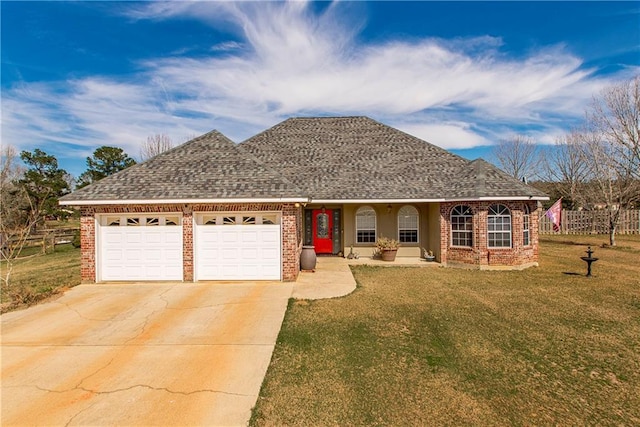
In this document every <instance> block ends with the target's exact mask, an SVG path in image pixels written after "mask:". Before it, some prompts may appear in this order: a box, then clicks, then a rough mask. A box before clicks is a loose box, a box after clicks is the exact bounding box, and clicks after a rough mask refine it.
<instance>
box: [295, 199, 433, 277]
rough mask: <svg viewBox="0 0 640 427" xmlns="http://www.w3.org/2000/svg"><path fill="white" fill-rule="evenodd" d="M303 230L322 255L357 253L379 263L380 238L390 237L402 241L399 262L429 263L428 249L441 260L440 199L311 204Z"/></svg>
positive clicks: (310, 242) (305, 237)
mask: <svg viewBox="0 0 640 427" xmlns="http://www.w3.org/2000/svg"><path fill="white" fill-rule="evenodd" d="M303 230H304V239H303V241H304V245H308V246H314V248H315V251H316V254H318V255H319V256H322V255H337V256H344V257H345V258H347V257H348V256H349V254H350V253H354V254H355V253H357V254H358V255H359V257H360V259H361V260H364V259H368V260H369V261H370V262H369V263H375V262H377V260H375V259H372V256H373V255H374V253H375V248H376V241H377V240H378V239H379V238H381V237H387V238H390V239H395V240H398V241H399V242H400V248H399V249H398V261H397V262H399V261H400V260H404V263H409V264H412V265H420V264H421V263H426V261H424V260H423V252H424V251H431V252H433V254H434V255H435V257H436V259H437V260H440V255H441V237H440V204H439V203H409V202H404V201H403V202H398V203H344V204H326V205H325V204H310V205H308V206H305V209H304V212H303ZM361 262H362V261H361ZM391 264H393V263H391ZM394 265H395V264H394Z"/></svg>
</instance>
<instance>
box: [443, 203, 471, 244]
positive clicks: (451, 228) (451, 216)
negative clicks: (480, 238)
mask: <svg viewBox="0 0 640 427" xmlns="http://www.w3.org/2000/svg"><path fill="white" fill-rule="evenodd" d="M459 206H462V207H465V208H467V209H469V211H470V212H471V215H469V216H470V217H471V231H469V233H470V234H471V245H468V246H467V245H454V244H453V232H454V230H453V216H454V215H453V211H454V209H455V208H457V207H459ZM466 216H467V215H456V217H466ZM455 231H458V232H459V231H460V230H455ZM465 232H466V230H465ZM449 233H450V234H449V236H450V238H451V247H452V248H473V210H472V209H471V206H469V205H455V206H454V207H453V208H452V209H451V212H450V213H449Z"/></svg>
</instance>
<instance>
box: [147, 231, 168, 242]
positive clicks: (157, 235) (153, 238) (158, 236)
mask: <svg viewBox="0 0 640 427" xmlns="http://www.w3.org/2000/svg"><path fill="white" fill-rule="evenodd" d="M144 240H145V243H162V241H163V238H162V233H161V232H159V231H156V232H152V233H146V236H145V239H144Z"/></svg>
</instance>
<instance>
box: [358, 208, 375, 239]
mask: <svg viewBox="0 0 640 427" xmlns="http://www.w3.org/2000/svg"><path fill="white" fill-rule="evenodd" d="M364 209H370V210H371V211H372V212H373V226H374V229H373V232H374V233H375V236H374V239H373V240H374V241H373V242H358V231H360V230H359V228H358V213H359V212H360V211H361V210H364ZM355 223H356V226H355V234H356V235H355V243H356V244H357V245H375V242H376V240H377V239H378V213H377V212H376V210H375V209H374V208H372V207H371V206H360V207H359V208H358V209H357V210H356V215H355ZM367 230H369V229H367Z"/></svg>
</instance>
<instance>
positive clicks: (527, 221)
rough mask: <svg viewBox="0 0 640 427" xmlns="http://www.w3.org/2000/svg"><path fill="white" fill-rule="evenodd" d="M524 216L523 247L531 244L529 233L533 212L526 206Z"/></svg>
mask: <svg viewBox="0 0 640 427" xmlns="http://www.w3.org/2000/svg"><path fill="white" fill-rule="evenodd" d="M523 213H524V215H523V217H522V245H523V246H529V245H530V244H531V234H530V233H529V224H530V222H531V210H530V209H529V206H527V205H525V207H524V212H523Z"/></svg>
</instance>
